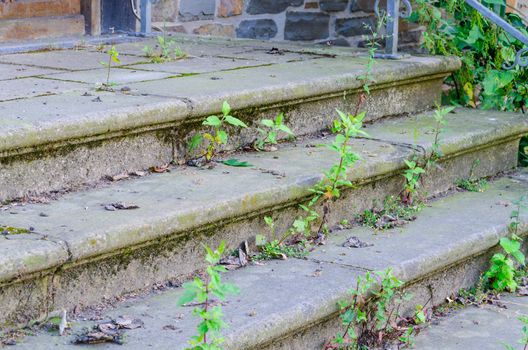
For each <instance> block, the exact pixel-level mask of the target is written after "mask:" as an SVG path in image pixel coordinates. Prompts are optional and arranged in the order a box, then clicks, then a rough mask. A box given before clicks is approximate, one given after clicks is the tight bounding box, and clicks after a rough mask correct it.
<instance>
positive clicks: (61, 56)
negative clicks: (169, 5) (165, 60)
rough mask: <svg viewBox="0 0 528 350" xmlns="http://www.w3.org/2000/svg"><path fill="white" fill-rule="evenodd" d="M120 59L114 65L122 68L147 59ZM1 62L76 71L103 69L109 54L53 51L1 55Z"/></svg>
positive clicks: (132, 57) (127, 57) (128, 57)
mask: <svg viewBox="0 0 528 350" xmlns="http://www.w3.org/2000/svg"><path fill="white" fill-rule="evenodd" d="M119 59H120V61H121V63H120V64H118V63H114V64H113V65H114V66H122V65H127V64H134V63H138V62H145V61H146V59H145V57H138V56H128V55H120V56H119ZM0 62H2V63H14V64H23V65H27V66H33V67H45V68H55V69H62V70H70V71H76V70H86V69H97V68H101V67H103V65H102V64H101V62H108V54H106V53H104V52H92V51H87V50H82V49H79V50H52V51H39V52H30V53H16V54H9V55H0Z"/></svg>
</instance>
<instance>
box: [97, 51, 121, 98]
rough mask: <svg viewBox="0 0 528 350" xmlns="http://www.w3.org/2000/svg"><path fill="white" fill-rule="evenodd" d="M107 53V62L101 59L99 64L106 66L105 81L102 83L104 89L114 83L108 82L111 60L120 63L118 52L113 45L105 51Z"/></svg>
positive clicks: (109, 87)
mask: <svg viewBox="0 0 528 350" xmlns="http://www.w3.org/2000/svg"><path fill="white" fill-rule="evenodd" d="M107 54H108V62H103V61H101V62H100V63H101V65H103V66H105V67H106V83H103V88H104V89H110V90H111V88H112V86H114V85H115V83H112V82H110V70H111V68H112V62H114V63H117V64H120V63H121V60H120V59H119V52H118V51H117V49H116V48H115V46H112V47H111V48H110V50H108V52H107Z"/></svg>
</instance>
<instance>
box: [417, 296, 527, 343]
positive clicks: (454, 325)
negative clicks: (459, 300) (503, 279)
mask: <svg viewBox="0 0 528 350" xmlns="http://www.w3.org/2000/svg"><path fill="white" fill-rule="evenodd" d="M501 302H502V303H503V304H504V305H505V306H506V308H499V307H497V306H494V305H481V306H479V307H475V306H468V307H466V308H464V309H462V310H456V311H452V312H451V313H449V314H448V315H447V316H446V317H441V318H438V319H435V322H434V323H433V325H431V326H429V327H427V328H426V329H425V330H424V331H422V332H421V333H420V335H419V336H418V337H416V342H415V346H414V349H417V350H436V349H438V348H439V347H438V345H439V344H442V345H441V346H442V349H445V350H497V349H506V347H505V346H504V345H505V344H507V345H510V346H512V348H513V349H519V350H521V349H524V348H525V345H524V344H520V343H519V340H520V339H522V337H523V334H522V327H523V324H522V323H521V321H519V320H518V318H519V317H520V316H528V298H527V297H520V296H515V295H507V294H506V295H504V296H503V297H502V298H501Z"/></svg>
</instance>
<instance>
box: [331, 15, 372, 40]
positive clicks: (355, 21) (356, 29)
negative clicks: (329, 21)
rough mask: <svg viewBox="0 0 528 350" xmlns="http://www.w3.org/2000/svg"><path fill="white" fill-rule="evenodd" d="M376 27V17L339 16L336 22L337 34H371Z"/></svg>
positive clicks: (347, 35)
mask: <svg viewBox="0 0 528 350" xmlns="http://www.w3.org/2000/svg"><path fill="white" fill-rule="evenodd" d="M369 28H372V30H375V29H376V20H375V18H374V17H356V18H338V19H336V23H335V31H336V34H337V35H342V36H345V37H349V36H358V35H365V34H370V33H371V29H369Z"/></svg>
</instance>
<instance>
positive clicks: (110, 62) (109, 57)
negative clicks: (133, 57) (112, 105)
mask: <svg viewBox="0 0 528 350" xmlns="http://www.w3.org/2000/svg"><path fill="white" fill-rule="evenodd" d="M111 65H112V54H110V55H108V69H107V72H106V86H109V85H110V66H111Z"/></svg>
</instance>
